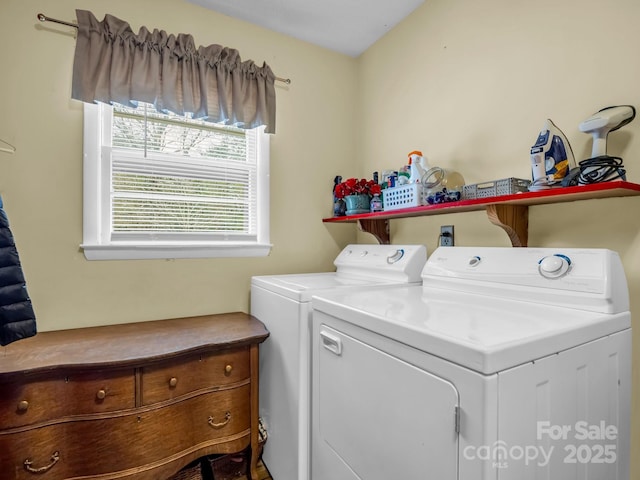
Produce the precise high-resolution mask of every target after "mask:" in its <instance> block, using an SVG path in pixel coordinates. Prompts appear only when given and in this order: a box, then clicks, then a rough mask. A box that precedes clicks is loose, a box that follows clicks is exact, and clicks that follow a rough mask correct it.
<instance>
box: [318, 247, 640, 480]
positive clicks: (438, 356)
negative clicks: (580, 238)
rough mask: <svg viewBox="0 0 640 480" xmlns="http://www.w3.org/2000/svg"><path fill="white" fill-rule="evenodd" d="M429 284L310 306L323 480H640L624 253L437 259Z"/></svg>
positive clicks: (501, 252)
mask: <svg viewBox="0 0 640 480" xmlns="http://www.w3.org/2000/svg"><path fill="white" fill-rule="evenodd" d="M422 278H423V285H422V286H408V287H402V288H396V289H393V290H388V291H385V290H381V291H366V290H365V291H357V292H332V293H327V294H324V293H320V294H318V295H317V296H314V297H313V300H312V304H313V309H314V310H313V321H312V342H313V360H312V406H313V408H312V455H311V456H312V479H313V480H355V479H360V480H389V479H410V480H418V479H435V480H488V479H492V480H534V479H535V480H541V479H547V480H567V479H578V478H580V479H591V480H603V479H606V480H629V443H630V401H631V328H630V327H631V321H630V312H629V298H628V290H627V283H626V279H625V276H624V272H623V268H622V265H621V262H620V259H619V257H618V255H617V254H616V253H614V252H612V251H608V250H599V249H598V250H595V249H593V250H592V249H546V248H545V249H536V248H468V247H447V248H439V249H438V250H436V251H435V252H434V253H433V254H432V255H431V256H430V258H429V261H428V262H427V264H426V265H425V268H424V271H423V275H422Z"/></svg>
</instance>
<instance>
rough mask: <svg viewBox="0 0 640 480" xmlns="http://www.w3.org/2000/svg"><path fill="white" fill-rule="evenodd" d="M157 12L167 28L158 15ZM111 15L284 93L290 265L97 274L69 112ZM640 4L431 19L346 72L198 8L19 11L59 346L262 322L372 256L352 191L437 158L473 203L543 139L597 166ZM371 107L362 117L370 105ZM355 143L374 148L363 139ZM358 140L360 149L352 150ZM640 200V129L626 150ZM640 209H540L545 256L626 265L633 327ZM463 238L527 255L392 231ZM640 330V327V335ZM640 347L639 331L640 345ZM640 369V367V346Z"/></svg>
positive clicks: (106, 269) (143, 266)
mask: <svg viewBox="0 0 640 480" xmlns="http://www.w3.org/2000/svg"><path fill="white" fill-rule="evenodd" d="M151 3H153V8H152V9H150V8H149V5H150V4H151ZM75 8H84V9H88V10H91V11H92V12H93V13H94V14H95V15H96V16H97V17H98V18H101V17H102V16H103V15H104V14H105V13H111V14H113V15H116V16H118V17H120V18H123V19H124V20H127V21H128V22H129V23H130V24H131V25H132V27H133V28H134V30H137V28H138V27H139V26H141V25H146V26H148V27H158V28H161V29H164V30H166V31H168V32H171V33H180V32H189V33H192V34H193V35H194V37H195V40H196V43H197V44H201V45H206V44H210V43H220V44H222V45H226V46H230V47H233V48H237V49H238V50H239V51H240V52H241V54H242V57H243V58H245V59H248V58H251V59H253V60H255V61H257V62H261V61H263V60H264V61H266V62H267V63H268V64H269V65H270V66H271V67H272V68H273V70H274V71H275V73H276V74H277V75H279V76H282V77H290V78H291V79H292V80H293V83H292V85H291V86H282V85H279V86H278V88H277V96H278V99H277V100H278V117H277V122H278V126H277V129H278V132H277V134H276V135H275V136H273V137H272V143H271V189H272V203H271V229H272V235H271V237H272V242H273V244H274V248H273V251H272V253H271V255H270V256H269V257H267V258H260V259H221V260H215V259H212V260H174V261H155V260H148V261H127V262H124V261H123V262H88V261H86V260H85V259H84V256H83V254H82V252H81V251H80V250H79V248H78V245H79V244H80V242H81V240H82V203H81V200H82V159H81V155H82V134H81V130H82V108H81V105H80V104H79V103H78V102H76V101H73V100H71V99H70V88H71V68H72V62H73V49H74V45H75V42H74V40H73V38H72V37H71V36H69V35H67V34H66V32H68V31H70V30H69V29H67V28H66V27H62V26H58V25H53V24H40V23H39V22H38V21H37V20H36V18H35V15H36V13H38V12H43V13H45V14H46V15H49V16H51V17H54V18H60V19H63V20H72V19H74V18H75V14H74V9H75ZM638 19H640V3H639V2H637V0H611V1H609V2H600V1H596V0H583V1H579V0H563V1H562V2H557V1H542V2H540V1H539V2H535V3H532V2H524V1H513V0H486V1H484V2H472V1H465V0H427V2H426V3H425V5H423V6H422V7H421V8H419V9H418V10H416V11H415V12H414V13H413V14H412V15H411V16H410V17H409V18H408V19H407V20H406V21H404V22H403V23H401V24H400V25H399V26H398V27H397V28H395V29H394V30H392V31H391V32H390V33H389V34H387V35H386V36H385V37H384V38H383V39H382V40H381V41H379V42H378V43H377V44H375V45H374V46H373V47H372V48H370V49H369V50H368V51H367V52H366V53H365V54H364V55H363V56H361V57H360V58H359V59H357V60H354V59H351V58H349V57H345V56H342V55H338V54H334V53H331V52H328V51H326V50H323V49H320V48H317V47H314V46H311V45H308V44H306V43H304V42H300V41H297V40H294V39H291V38H288V37H286V36H283V35H280V34H277V33H273V32H270V31H267V30H264V29H261V28H258V27H254V26H252V25H249V24H246V23H243V22H240V21H237V20H233V19H230V18H228V17H225V16H222V15H219V14H216V13H214V12H211V11H208V10H204V9H202V8H200V7H197V6H194V5H192V4H190V3H186V2H184V1H180V0H156V1H154V2H148V1H141V0H138V1H134V0H113V1H110V2H100V1H99V0H84V1H82V2H78V1H76V2H74V1H71V0H58V1H56V2H48V1H46V0H2V2H0V39H1V40H2V41H3V45H4V47H3V48H2V49H0V66H1V67H0V100H1V101H0V138H2V139H4V140H7V141H10V142H11V143H12V144H14V145H15V146H16V147H17V149H18V150H17V152H16V153H15V154H14V155H7V154H3V153H0V193H2V196H3V199H4V201H5V207H6V211H7V213H8V214H9V218H10V220H11V224H12V229H13V232H14V235H15V237H16V241H17V244H18V248H19V251H20V255H21V259H22V262H23V266H24V270H25V274H26V277H27V282H28V288H29V292H30V294H31V297H32V299H33V302H34V306H35V309H36V313H37V316H38V326H39V328H40V330H41V331H45V330H57V329H66V328H74V327H80V326H87V325H100V324H110V323H122V322H131V321H138V320H152V319H156V318H167V317H173V316H186V315H196V314H203V313H215V312H224V311H233V310H244V311H246V310H247V309H248V291H249V280H250V277H251V276H252V275H256V274H262V273H285V272H298V271H300V272H301V271H318V270H323V269H327V268H330V267H331V261H332V259H333V258H334V257H335V255H336V254H337V252H338V250H339V249H340V248H341V247H342V246H344V245H345V244H346V243H348V242H350V241H355V240H356V238H357V240H358V241H360V242H372V241H373V239H372V237H371V236H370V235H368V234H357V236H356V233H355V228H354V227H353V226H350V225H324V224H322V223H321V221H320V219H321V218H322V217H324V216H328V215H329V214H330V211H331V205H330V203H331V195H330V189H331V182H332V179H333V176H334V175H336V174H339V173H341V174H343V175H345V176H348V175H355V174H358V175H363V176H364V175H366V176H370V174H371V172H372V171H373V170H382V169H385V168H392V167H398V166H400V165H402V164H403V163H404V161H405V159H406V154H407V153H408V152H409V151H411V150H414V149H421V150H423V151H424V152H425V154H426V155H427V156H428V157H429V158H430V160H431V162H432V164H436V165H441V166H444V167H449V168H455V169H457V170H459V171H460V172H462V173H463V175H464V176H465V178H466V180H467V182H468V183H476V182H481V181H485V180H490V179H498V178H505V177H510V176H515V177H523V178H528V177H529V175H530V166H529V155H528V151H529V148H530V146H531V145H532V143H533V142H534V141H535V137H536V135H537V132H538V130H539V129H540V128H541V126H542V124H543V122H544V119H545V118H547V117H549V118H551V119H552V120H553V121H554V122H555V123H556V124H557V125H558V126H559V127H560V128H561V129H562V130H563V131H564V133H565V134H566V135H567V137H568V138H569V140H570V142H571V144H572V146H573V150H574V153H575V154H576V157H577V159H578V160H580V159H583V158H586V157H587V156H589V153H590V148H591V141H590V137H589V136H587V135H585V134H583V133H581V132H579V131H578V128H577V126H578V124H579V123H580V122H581V121H582V120H583V119H585V118H586V117H587V116H589V115H590V114H591V113H593V112H594V111H596V110H598V109H599V108H602V107H604V106H608V105H617V104H632V105H635V106H637V107H640V81H639V80H640V56H639V55H638V54H637V51H636V50H637V48H636V47H637V45H639V44H640V30H639V29H638V28H637V22H638ZM354 98H355V99H356V100H354ZM354 127H355V128H354ZM354 135H355V138H356V140H355V141H354V140H353V136H354ZM609 148H610V150H609V151H610V153H612V154H617V155H621V156H622V157H623V158H624V159H625V164H626V167H627V170H628V174H629V179H630V180H631V181H635V182H640V119H637V120H636V121H634V122H633V123H631V124H630V125H628V126H626V127H625V128H624V129H623V130H620V131H618V132H615V133H614V134H612V135H611V137H610V142H609ZM639 208H640V197H638V198H626V199H610V200H597V201H584V202H578V203H571V204H565V205H550V206H544V207H542V206H541V207H532V208H531V209H530V213H529V214H530V236H529V244H530V245H532V246H580V247H606V248H611V249H614V250H617V251H618V252H620V254H621V256H622V259H623V262H624V264H625V268H626V272H627V276H628V279H629V284H630V290H631V298H632V312H635V311H637V310H638V308H640V261H639V260H640V231H639V227H640V224H639V223H638V221H637V213H636V212H637V211H638V209H639ZM443 224H453V225H455V227H456V242H457V244H459V245H494V246H503V245H504V246H506V245H508V241H507V237H506V235H505V234H504V233H503V232H502V231H501V230H499V229H498V228H497V227H494V226H492V225H491V224H489V222H488V221H487V220H486V216H485V215H484V214H483V213H481V212H478V213H465V214H458V215H443V216H437V217H424V218H412V219H407V220H396V221H393V222H391V226H392V231H391V233H392V241H393V242H394V243H403V242H406V243H409V242H412V243H425V244H427V246H428V249H429V251H432V250H433V249H434V248H435V245H436V240H437V236H438V231H439V226H440V225H443ZM637 317H638V316H637V315H634V324H635V325H636V326H637V325H638V323H637V322H638V320H637ZM637 331H638V328H636V332H637ZM634 344H635V345H636V347H635V348H634V359H637V358H638V352H639V350H638V348H639V347H637V345H638V334H636V335H635V342H634ZM633 378H634V403H633V439H632V440H633V452H634V455H632V456H633V457H635V458H634V460H633V464H632V477H631V478H636V477H638V476H640V460H639V459H640V455H639V453H640V398H639V397H638V393H639V392H638V387H639V386H640V371H639V370H638V369H634V372H633Z"/></svg>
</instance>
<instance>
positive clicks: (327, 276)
mask: <svg viewBox="0 0 640 480" xmlns="http://www.w3.org/2000/svg"><path fill="white" fill-rule="evenodd" d="M392 285H394V286H399V285H406V282H398V281H396V280H390V279H387V278H377V277H369V278H366V277H361V276H357V275H347V274H342V273H336V272H326V273H306V274H305V273H301V274H289V275H265V276H258V277H253V278H252V279H251V287H252V288H254V287H258V288H264V289H265V290H268V291H270V292H273V293H277V294H279V295H282V296H285V297H287V298H290V299H292V300H296V301H298V302H309V301H310V300H311V296H312V295H315V294H317V293H319V292H321V291H327V290H330V289H339V290H342V291H346V290H353V289H355V288H378V287H383V286H392Z"/></svg>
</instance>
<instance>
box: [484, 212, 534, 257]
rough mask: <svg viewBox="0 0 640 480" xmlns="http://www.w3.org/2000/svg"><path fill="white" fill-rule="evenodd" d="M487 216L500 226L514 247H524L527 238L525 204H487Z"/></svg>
mask: <svg viewBox="0 0 640 480" xmlns="http://www.w3.org/2000/svg"><path fill="white" fill-rule="evenodd" d="M487 216H488V217H489V221H490V222H491V223H493V224H494V225H497V226H498V227H500V228H502V229H503V230H504V231H505V232H507V235H509V239H510V240H511V245H512V246H514V247H526V246H527V242H528V240H529V207H528V206H526V205H496V204H493V205H487Z"/></svg>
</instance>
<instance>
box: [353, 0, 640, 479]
mask: <svg viewBox="0 0 640 480" xmlns="http://www.w3.org/2000/svg"><path fill="white" fill-rule="evenodd" d="M638 21H640V2H638V1H637V0H611V1H608V2H602V1H599V0H562V1H541V2H540V1H539V2H526V1H520V0H519V1H513V0H485V1H482V2H473V1H469V0H427V2H425V4H424V5H423V6H422V7H420V8H419V9H418V10H416V11H415V12H414V13H413V14H412V15H411V16H410V17H409V18H408V19H406V20H405V21H404V22H403V23H401V24H400V25H399V26H398V27H396V28H395V29H393V30H392V31H391V32H389V33H388V34H387V35H386V36H385V37H384V38H383V39H382V40H380V41H379V42H378V43H376V44H375V45H374V46H373V47H372V48H370V49H369V50H367V52H365V54H364V55H362V56H361V57H360V58H359V69H358V74H359V75H360V79H359V85H361V86H362V88H361V90H360V92H361V97H360V105H359V107H358V118H359V120H360V124H359V127H360V128H359V130H360V132H361V137H360V139H359V142H358V152H359V157H358V158H360V159H362V164H361V174H367V173H368V172H371V171H374V170H382V169H385V168H391V167H394V166H395V167H399V166H401V165H402V164H403V162H404V161H405V159H406V154H407V153H408V152H410V151H411V150H414V149H420V150H422V151H423V152H424V153H425V154H426V155H427V157H429V158H430V160H431V163H432V164H433V165H440V166H443V167H448V168H453V169H456V170H458V171H460V172H461V173H462V174H463V175H464V177H465V179H466V181H467V183H477V182H483V181H487V180H495V179H500V178H506V177H521V178H530V163H529V148H530V147H531V145H532V144H533V143H534V142H535V139H536V136H537V133H538V131H539V130H540V128H541V127H542V126H543V122H544V120H545V119H546V118H551V119H552V120H553V121H554V123H555V124H556V125H557V126H558V127H560V128H561V129H562V130H563V131H564V133H565V135H566V136H567V137H568V139H569V141H570V143H571V145H572V147H573V151H574V153H575V156H576V159H577V160H582V159H585V158H587V157H589V156H590V153H591V137H590V136H589V135H586V134H584V133H582V132H580V131H579V130H578V124H579V123H580V122H581V121H582V120H584V119H585V118H587V117H588V116H589V115H591V114H592V113H593V112H595V111H597V110H598V109H600V108H602V107H605V106H609V105H621V104H631V105H634V106H636V107H637V108H640V55H638V51H637V50H638V48H637V47H638V45H640V29H638ZM609 153H610V154H613V155H619V156H622V157H623V159H624V161H625V166H626V168H627V172H628V179H629V180H630V181H632V182H636V183H640V116H639V118H636V120H635V121H634V122H633V123H631V124H629V125H628V126H626V127H624V128H623V129H621V130H619V131H617V132H613V133H612V134H611V135H610V137H609ZM639 210H640V197H634V198H625V199H607V200H590V201H583V202H575V203H570V204H563V205H548V206H539V207H531V208H530V209H529V215H530V218H529V224H530V230H529V245H531V246H544V247H555V246H558V247H562V246H567V247H569V246H575V247H604V248H610V249H613V250H616V251H618V252H619V253H620V255H621V257H622V260H623V262H624V266H625V270H626V273H627V277H628V280H629V286H630V294H631V311H632V314H633V324H634V327H635V334H634V353H633V357H634V364H635V365H634V371H633V419H632V423H633V430H632V431H633V433H632V450H633V453H632V474H631V478H639V477H640V396H639V393H640V391H639V390H638V388H639V387H640V369H638V368H637V364H638V355H640V323H639V322H640V314H638V313H637V312H639V311H640V221H639V220H638V211H639ZM448 224H451V225H454V226H455V236H456V243H457V244H458V245H487V246H503V245H504V246H506V245H509V243H508V239H507V236H506V234H505V233H504V232H502V230H500V229H499V228H497V227H495V226H493V225H491V224H490V223H489V222H488V221H487V219H486V215H485V214H484V213H483V212H477V213H464V214H457V215H442V216H440V215H439V216H436V217H422V218H411V219H405V220H397V221H396V220H394V221H392V222H391V235H392V242H394V243H402V242H424V243H426V244H427V246H428V251H429V252H431V251H433V249H434V248H435V246H436V242H437V237H438V232H439V227H440V225H448ZM370 238H371V237H370V236H369V235H367V234H359V239H360V240H361V241H370Z"/></svg>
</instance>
